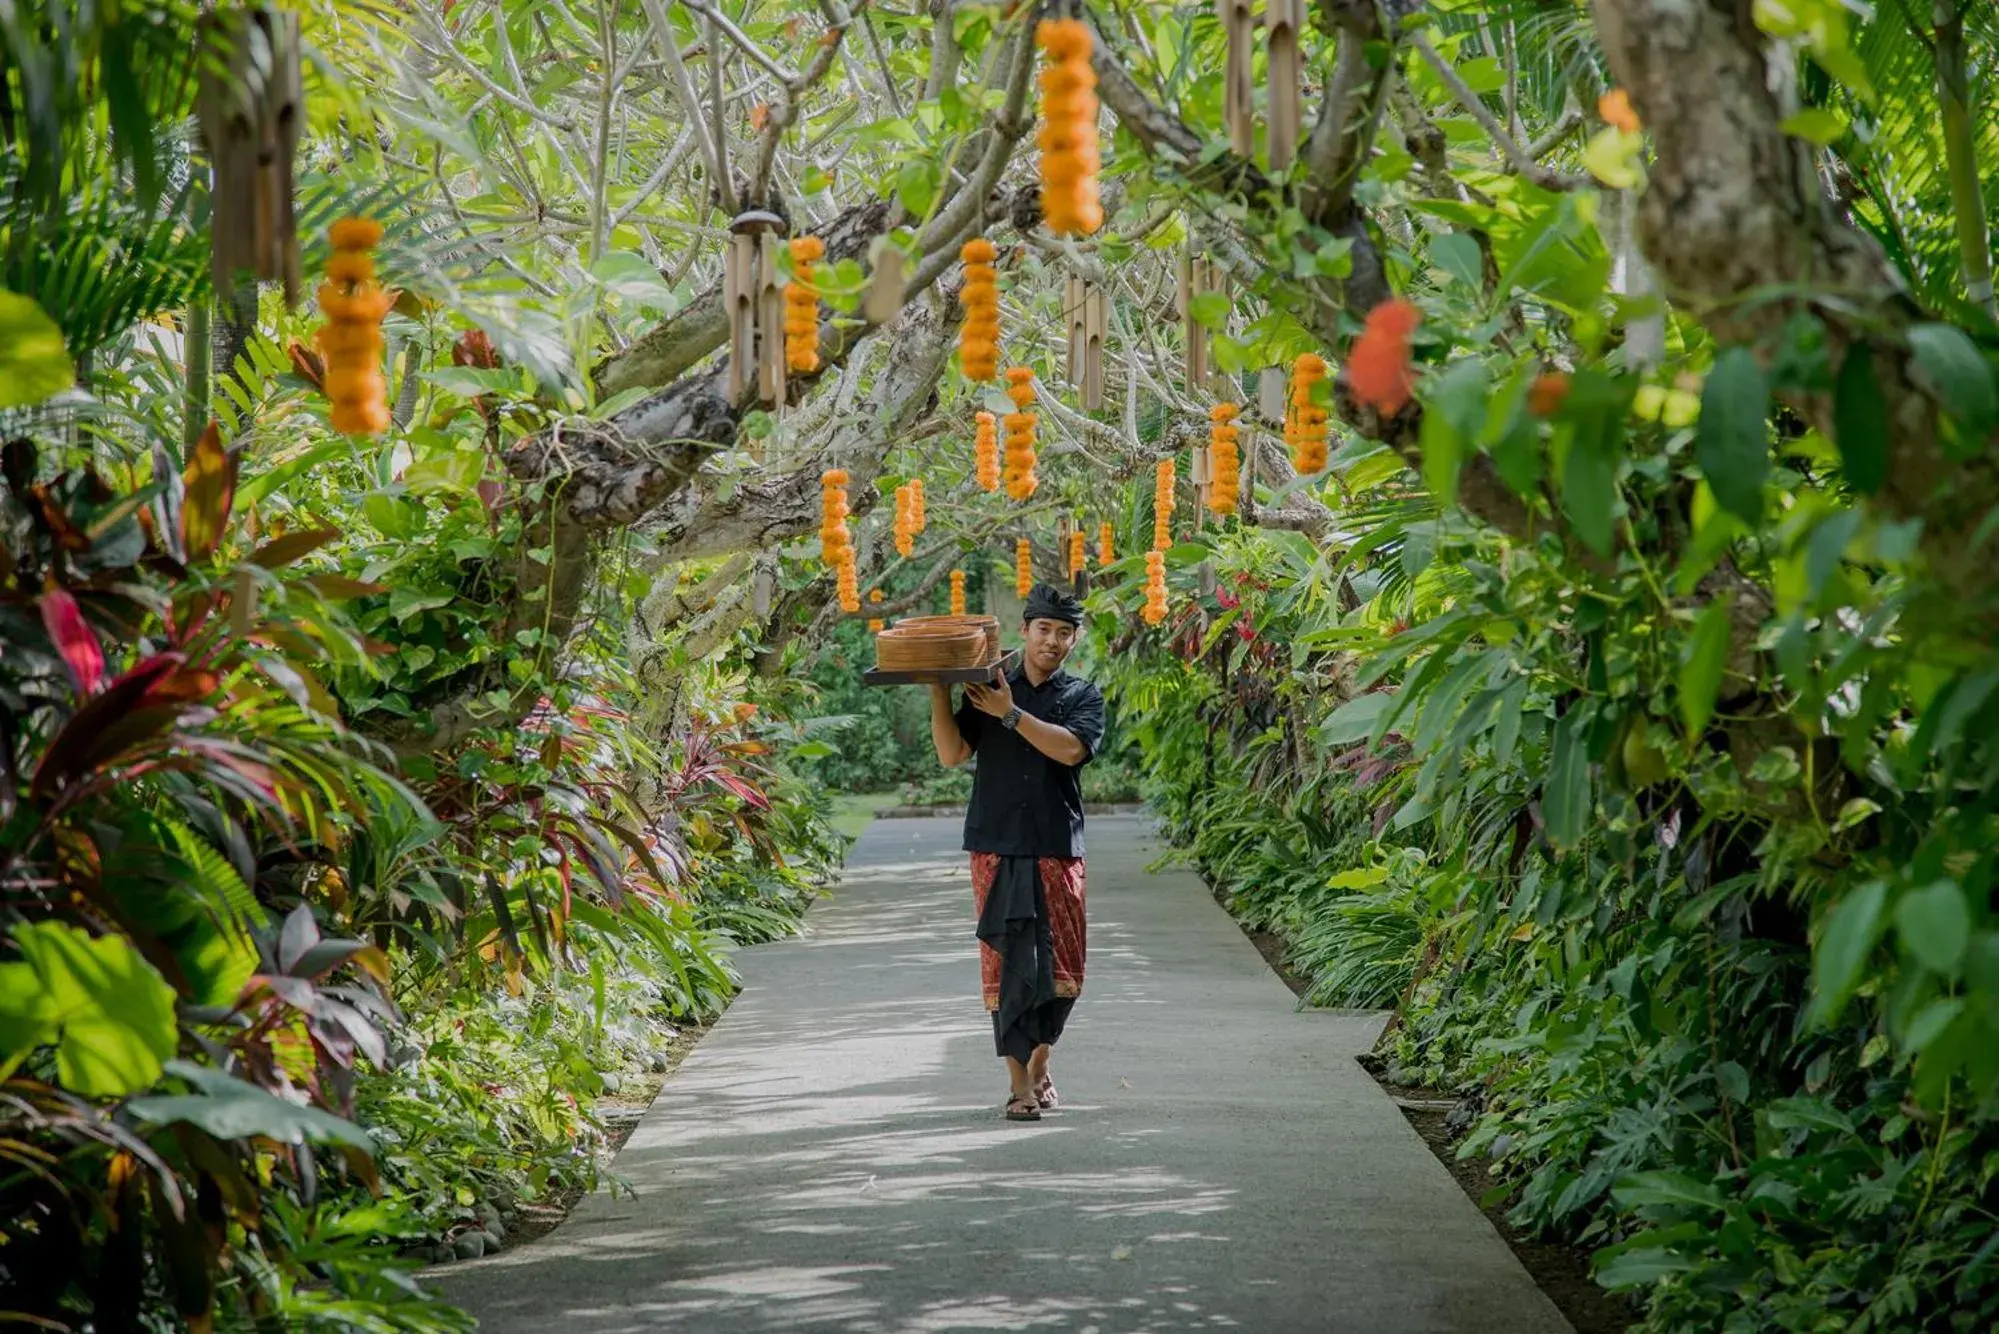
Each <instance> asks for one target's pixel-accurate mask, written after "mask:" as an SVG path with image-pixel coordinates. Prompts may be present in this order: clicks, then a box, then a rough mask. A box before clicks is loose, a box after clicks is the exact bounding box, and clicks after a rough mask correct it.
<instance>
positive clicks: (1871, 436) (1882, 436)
mask: <svg viewBox="0 0 1999 1334" xmlns="http://www.w3.org/2000/svg"><path fill="white" fill-rule="evenodd" d="M1832 425H1833V434H1834V436H1835V437H1836V439H1835V443H1836V444H1838V446H1839V462H1840V467H1841V469H1842V470H1843V471H1844V472H1845V474H1846V484H1847V485H1848V486H1851V487H1852V488H1853V489H1854V490H1855V491H1858V492H1860V493H1861V494H1862V495H1867V496H1871V495H1873V494H1874V493H1875V492H1876V491H1879V490H1880V489H1881V484H1882V483H1883V482H1885V481H1887V480H1888V400H1887V398H1886V397H1885V396H1883V394H1882V392H1881V381H1880V380H1879V379H1878V378H1877V377H1876V376H1875V374H1874V356H1873V354H1872V353H1871V352H1869V351H1868V350H1867V344H1865V343H1855V344H1854V345H1853V346H1852V347H1850V348H1848V349H1847V352H1846V357H1845V359H1844V360H1843V361H1841V362H1840V363H1839V378H1838V379H1836V380H1834V381H1833V388H1832Z"/></svg>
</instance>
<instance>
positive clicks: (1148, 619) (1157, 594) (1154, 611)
mask: <svg viewBox="0 0 1999 1334" xmlns="http://www.w3.org/2000/svg"><path fill="white" fill-rule="evenodd" d="M1139 614H1140V615H1141V616H1143V617H1144V618H1145V623H1146V624H1147V625H1157V624H1159V623H1160V622H1161V621H1163V620H1165V619H1166V556H1165V553H1163V552H1158V551H1148V552H1146V553H1145V610H1144V611H1143V612H1141V613H1139Z"/></svg>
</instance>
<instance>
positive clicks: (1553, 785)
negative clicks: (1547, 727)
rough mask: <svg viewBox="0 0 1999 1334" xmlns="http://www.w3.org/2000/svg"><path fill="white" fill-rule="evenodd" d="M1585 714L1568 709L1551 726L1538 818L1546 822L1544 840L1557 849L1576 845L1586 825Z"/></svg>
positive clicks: (1587, 735) (1586, 725)
mask: <svg viewBox="0 0 1999 1334" xmlns="http://www.w3.org/2000/svg"><path fill="white" fill-rule="evenodd" d="M1585 713H1586V710H1584V709H1582V708H1579V707H1578V708H1572V709H1570V710H1569V711H1568V712H1567V713H1565V714H1563V715H1562V720H1561V722H1559V723H1557V724H1555V740H1554V754H1553V755H1552V756H1550V763H1549V766H1548V781H1547V784H1546V786H1545V787H1543V789H1542V792H1541V816H1542V818H1543V819H1544V820H1546V821H1547V823H1548V837H1549V838H1550V839H1552V840H1554V842H1555V845H1556V846H1557V847H1561V848H1572V847H1574V846H1575V845H1576V844H1578V843H1580V842H1581V841H1582V837H1583V831H1584V829H1585V828H1587V827H1588V824H1589V814H1590V797H1589V723H1588V721H1587V719H1586V717H1585Z"/></svg>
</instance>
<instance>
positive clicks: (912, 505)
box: [909, 477, 930, 537]
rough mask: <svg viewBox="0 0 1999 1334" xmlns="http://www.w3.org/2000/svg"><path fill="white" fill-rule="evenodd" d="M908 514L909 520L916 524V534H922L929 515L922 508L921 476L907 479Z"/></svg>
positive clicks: (927, 523) (928, 522)
mask: <svg viewBox="0 0 1999 1334" xmlns="http://www.w3.org/2000/svg"><path fill="white" fill-rule="evenodd" d="M909 515H910V519H911V521H912V522H913V523H914V524H915V526H916V533H917V536H919V537H920V536H922V534H923V530H924V529H925V528H928V527H929V526H930V516H929V515H928V513H927V512H925V510H924V508H923V479H922V478H921V477H912V478H910V479H909Z"/></svg>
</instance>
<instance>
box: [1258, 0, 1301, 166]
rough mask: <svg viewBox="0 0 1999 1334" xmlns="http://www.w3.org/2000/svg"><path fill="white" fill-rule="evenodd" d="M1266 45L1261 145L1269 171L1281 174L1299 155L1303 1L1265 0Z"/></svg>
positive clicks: (1264, 24)
mask: <svg viewBox="0 0 1999 1334" xmlns="http://www.w3.org/2000/svg"><path fill="white" fill-rule="evenodd" d="M1263 26H1264V40H1265V42H1266V46H1265V48H1264V51H1265V60H1264V69H1263V77H1264V83H1265V91H1266V93H1267V97H1266V100H1265V104H1264V116H1265V117H1266V120H1267V124H1266V126H1265V128H1264V145H1265V147H1266V149H1267V150H1268V151H1269V154H1270V169H1271V170H1272V171H1273V172H1278V173H1283V172H1288V171H1289V170H1290V169H1291V164H1292V162H1293V161H1294V160H1295V159H1296V158H1297V156H1298V139H1299V135H1300V131H1301V127H1302V126H1303V125H1304V115H1305V113H1304V106H1305V100H1304V95H1303V93H1302V91H1301V89H1302V87H1303V84H1304V71H1305V60H1304V55H1303V48H1301V47H1300V46H1299V43H1298V39H1299V37H1300V35H1301V34H1303V33H1304V31H1305V0H1265V5H1264V13H1263Z"/></svg>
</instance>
